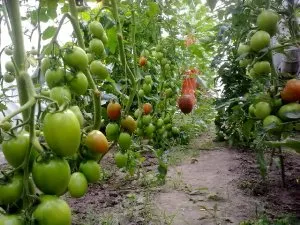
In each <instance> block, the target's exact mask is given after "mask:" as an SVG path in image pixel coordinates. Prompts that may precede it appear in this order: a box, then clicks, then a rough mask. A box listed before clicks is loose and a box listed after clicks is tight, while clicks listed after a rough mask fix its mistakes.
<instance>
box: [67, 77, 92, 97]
mask: <svg viewBox="0 0 300 225" xmlns="http://www.w3.org/2000/svg"><path fill="white" fill-rule="evenodd" d="M69 86H70V89H71V91H73V92H74V93H75V94H77V95H84V94H85V93H86V91H87V89H88V86H89V82H88V80H87V78H86V76H85V75H84V73H82V72H78V73H77V74H76V76H75V77H74V78H73V79H72V80H71V81H70V83H69Z"/></svg>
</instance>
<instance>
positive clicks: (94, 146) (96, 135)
mask: <svg viewBox="0 0 300 225" xmlns="http://www.w3.org/2000/svg"><path fill="white" fill-rule="evenodd" d="M85 144H86V146H87V147H88V148H89V149H90V150H91V151H93V152H97V153H102V154H105V153H106V152H107V151H108V141H107V139H106V137H105V135H104V134H103V133H102V132H101V131H99V130H92V131H91V132H89V133H88V135H87V136H86V139H85Z"/></svg>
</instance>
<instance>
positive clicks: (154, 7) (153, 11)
mask: <svg viewBox="0 0 300 225" xmlns="http://www.w3.org/2000/svg"><path fill="white" fill-rule="evenodd" d="M158 13H159V6H158V4H157V3H155V2H149V10H148V12H147V14H148V15H149V17H156V16H157V15H158Z"/></svg>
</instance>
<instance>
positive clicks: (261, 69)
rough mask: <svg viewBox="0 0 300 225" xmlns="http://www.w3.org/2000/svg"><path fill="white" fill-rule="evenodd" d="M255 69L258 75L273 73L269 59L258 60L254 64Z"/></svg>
mask: <svg viewBox="0 0 300 225" xmlns="http://www.w3.org/2000/svg"><path fill="white" fill-rule="evenodd" d="M253 70H254V72H255V74H257V75H263V74H269V73H271V64H270V63H269V62H268V61H261V62H257V63H255V64H254V65H253Z"/></svg>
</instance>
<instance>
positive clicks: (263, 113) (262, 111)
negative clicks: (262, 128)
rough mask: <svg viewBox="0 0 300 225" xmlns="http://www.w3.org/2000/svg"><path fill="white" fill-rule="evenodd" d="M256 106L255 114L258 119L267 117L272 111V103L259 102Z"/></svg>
mask: <svg viewBox="0 0 300 225" xmlns="http://www.w3.org/2000/svg"><path fill="white" fill-rule="evenodd" d="M254 108H255V109H254V114H255V116H256V117H257V118H258V119H264V118H266V117H267V116H268V115H270V113H271V111H272V108H271V106H270V104H269V103H267V102H258V103H257V104H255V106H254Z"/></svg>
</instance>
